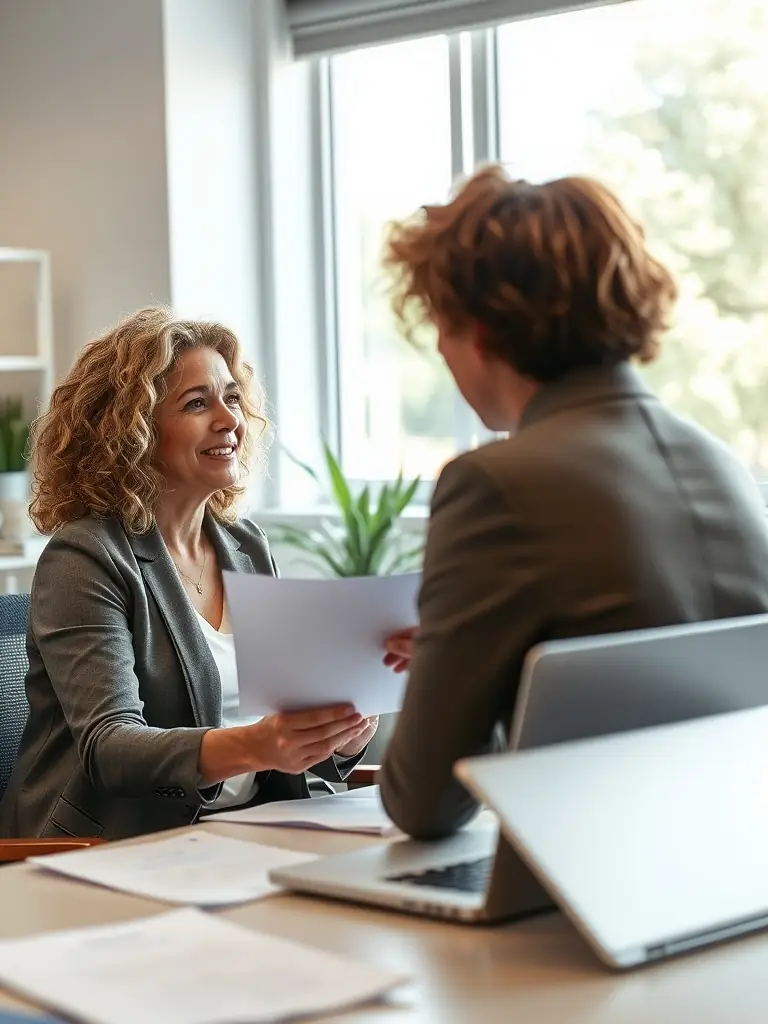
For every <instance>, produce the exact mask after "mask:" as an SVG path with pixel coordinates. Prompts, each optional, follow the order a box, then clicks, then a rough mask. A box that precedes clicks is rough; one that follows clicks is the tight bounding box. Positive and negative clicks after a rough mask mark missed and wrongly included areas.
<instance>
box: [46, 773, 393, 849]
mask: <svg viewBox="0 0 768 1024" xmlns="http://www.w3.org/2000/svg"><path fill="white" fill-rule="evenodd" d="M210 820H211V821H233V822H237V824H239V825H275V826H281V827H282V828H317V829H327V830H328V831H330V832H362V833H364V834H366V835H374V836H383V835H393V834H394V833H395V832H396V831H397V830H396V828H395V826H394V825H393V824H392V821H391V820H390V819H389V818H388V817H387V812H386V811H385V810H384V808H383V806H382V804H381V798H380V797H379V787H378V786H365V787H364V788H362V789H353V790H351V791H350V792H348V793H337V794H336V795H335V796H314V797H310V798H309V799H308V800H280V801H275V803H272V804H261V805H260V806H259V807H247V808H245V809H244V810H241V811H237V810H232V811H220V812H219V813H218V814H215V815H212V816H211V819H210ZM44 859H45V860H48V859H49V858H47V857H46V858H44Z"/></svg>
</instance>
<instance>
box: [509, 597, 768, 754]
mask: <svg viewBox="0 0 768 1024" xmlns="http://www.w3.org/2000/svg"><path fill="white" fill-rule="evenodd" d="M766 666H768V615H750V616H745V617H741V618H737V619H718V620H717V621H714V622H697V623H691V624H688V625H683V626H665V627H663V628H659V629H641V630H635V631H633V632H629V633H610V634H607V635H605V636H593V637H581V638H578V639H575V640H553V641H550V642H548V643H543V644H539V646H538V647H534V648H533V649H532V650H531V651H529V652H528V656H527V657H526V659H525V664H524V665H523V671H522V673H521V676H520V686H519V688H518V692H517V701H516V704H515V713H514V717H513V720H512V729H511V731H510V744H509V745H510V748H511V749H512V750H525V749H528V748H531V747H541V746H545V745H546V744H549V743H562V742H565V741H568V740H578V739H585V738H587V737H589V736H601V735H606V734H609V733H617V732H624V731H625V730H627V729H641V728H643V727H644V726H652V725H663V724H666V723H668V722H682V721H687V720H689V719H692V718H701V717H702V716H704V715H714V714H721V713H725V712H727V711H740V710H742V709H746V708H754V707H762V706H763V705H764V704H768V672H766Z"/></svg>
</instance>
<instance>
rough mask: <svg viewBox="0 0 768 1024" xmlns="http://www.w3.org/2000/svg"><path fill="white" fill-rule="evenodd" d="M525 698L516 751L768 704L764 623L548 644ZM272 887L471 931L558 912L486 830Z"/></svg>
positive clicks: (279, 876)
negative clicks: (467, 925) (472, 926)
mask: <svg viewBox="0 0 768 1024" xmlns="http://www.w3.org/2000/svg"><path fill="white" fill-rule="evenodd" d="M521 687H522V688H521V693H520V697H519V698H518V706H517V712H516V714H515V717H514V724H513V732H512V742H513V744H514V745H515V746H517V747H532V746H538V745H544V744H552V743H558V742H562V741H566V740H575V739H581V738H586V737H590V736H595V735H601V734H605V733H616V732H621V731H624V730H628V729H636V728H641V727H644V726H652V725H661V724H664V723H668V722H674V721H680V720H685V719H692V718H696V717H699V716H702V715H709V714H718V713H721V712H726V711H738V710H741V709H743V708H750V707H755V706H759V705H762V704H768V615H759V616H750V617H748V618H740V619H728V620H720V621H718V622H707V623H700V624H695V625H688V626H680V627H669V628H665V629H649V630H642V631H637V632H629V633H618V634H611V635H609V636H603V637H593V638H588V639H582V640H567V641H553V642H551V643H547V644H543V645H541V646H540V647H538V648H536V649H534V650H532V651H531V652H530V654H529V656H528V658H527V659H526V664H525V667H524V670H523V674H522V682H521ZM496 756H498V755H496ZM414 785H418V780H414ZM496 809H497V808H496ZM274 880H275V881H276V882H278V883H279V884H280V885H283V886H285V887H286V888H289V889H293V890H296V891H299V892H305V893H314V894H317V895H322V896H329V897H332V898H336V899H345V900H352V901H356V902H361V903H369V904H375V905H379V906H383V907H388V908H391V909H395V910H402V911H408V912H411V913H417V914H422V915H426V916H431V917H441V918H450V919H453V920H457V921H466V922H474V923H489V922H493V921H498V920H503V919H507V918H512V917H516V916H523V915H527V914H529V913H532V912H535V911H537V910H542V909H546V908H547V907H550V906H551V899H550V898H549V896H548V895H547V893H546V892H545V891H544V890H543V889H542V888H541V886H540V885H539V883H538V882H537V881H536V880H535V879H534V878H533V876H532V875H531V874H530V872H529V871H528V869H527V868H526V867H525V866H524V865H523V864H522V863H521V861H520V859H519V857H518V855H517V853H516V852H515V851H514V850H513V849H512V848H511V847H510V846H509V844H508V843H507V841H506V840H505V839H504V837H503V835H502V836H501V837H500V838H498V837H497V832H496V831H494V829H493V828H489V827H485V828H483V827H482V823H481V822H480V823H478V824H473V826H471V827H470V828H467V829H465V830H463V831H462V832H461V833H459V834H458V835H457V836H454V837H452V838H450V839H447V840H441V841H440V842H435V843H419V842H415V841H412V840H399V841H394V842H389V843H379V844H377V845H375V846H371V847H368V848H366V849H363V850H358V851H355V852H353V853H348V854H338V855H334V856H331V857H322V858H319V859H318V860H315V861H311V862H308V863H306V864H301V865H297V866H295V867H292V868H285V869H283V870H281V871H278V872H276V873H275V875H274Z"/></svg>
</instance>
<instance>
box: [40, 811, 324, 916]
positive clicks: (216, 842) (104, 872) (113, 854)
mask: <svg viewBox="0 0 768 1024" xmlns="http://www.w3.org/2000/svg"><path fill="white" fill-rule="evenodd" d="M313 859H314V857H313V854H308V853H296V852H294V851H293V850H279V849H277V848H276V847H274V846H263V845H261V844H260V843H247V842H244V841H243V840H242V839H227V838H225V837H223V836H216V835H212V834H211V833H210V832H204V831H203V830H202V829H194V830H190V831H189V832H188V833H185V834H184V835H180V836H173V837H171V838H170V839H159V840H157V841H156V842H148V843H135V844H134V845H132V846H116V847H110V846H109V845H107V846H105V847H103V848H98V847H97V848H93V849H90V850H75V851H73V852H71V853H55V854H52V855H50V856H48V857H30V859H29V861H28V863H32V864H35V865H36V866H37V867H39V868H41V869H42V870H45V871H54V872H56V873H57V874H61V875H68V876H69V877H70V878H77V879H79V880H80V881H82V882H93V883H95V884H96V885H103V886H106V887H107V888H109V889H119V890H120V891H122V892H129V893H131V894H132V895H134V896H145V897H147V898H148V899H151V900H164V901H166V902H169V903H187V904H194V905H196V906H226V905H229V904H233V903H245V902H246V901H248V900H255V899H258V898H259V897H261V896H268V895H270V894H271V893H274V892H276V891H277V886H275V885H272V883H271V882H270V881H269V879H268V878H267V875H268V873H269V872H270V871H271V870H272V869H273V868H277V867H290V866H291V865H293V864H298V863H300V862H301V861H307V860H313Z"/></svg>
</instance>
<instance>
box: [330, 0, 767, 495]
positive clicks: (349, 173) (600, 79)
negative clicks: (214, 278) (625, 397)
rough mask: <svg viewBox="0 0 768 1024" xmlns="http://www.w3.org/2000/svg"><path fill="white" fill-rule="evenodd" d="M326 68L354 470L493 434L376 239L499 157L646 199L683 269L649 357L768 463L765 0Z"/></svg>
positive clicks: (448, 451)
mask: <svg viewBox="0 0 768 1024" xmlns="http://www.w3.org/2000/svg"><path fill="white" fill-rule="evenodd" d="M317 69H318V70H319V71H321V72H322V73H321V74H318V76H317V81H318V83H320V84H319V85H318V88H319V89H320V90H321V92H322V93H323V98H324V102H323V104H319V106H320V107H321V108H322V109H324V111H325V114H326V115H327V116H325V118H324V119H323V124H324V127H323V131H322V133H321V135H322V147H323V148H322V152H323V154H324V157H325V160H324V162H322V163H323V166H324V167H325V169H326V172H327V173H325V174H324V189H323V190H322V193H323V197H324V199H323V202H324V217H323V218H322V222H323V225H324V236H327V237H325V244H324V246H323V252H324V254H325V266H324V268H323V279H324V282H325V287H324V296H325V300H326V305H327V307H328V308H329V309H330V310H331V311H332V315H331V316H329V317H327V318H326V319H327V320H328V322H329V325H330V327H329V330H328V331H327V336H326V337H325V345H324V346H323V351H324V352H325V354H326V358H327V359H328V361H329V364H331V365H330V366H329V369H330V371H331V372H329V373H327V374H321V377H323V379H324V380H325V379H327V380H328V382H329V384H328V394H326V395H325V399H326V401H325V405H324V407H325V409H326V410H327V412H328V418H329V421H330V423H331V427H332V429H331V431H330V433H331V435H332V437H333V438H334V440H335V441H336V442H338V448H339V451H340V454H341V457H342V462H343V464H344V468H345V470H346V472H347V473H348V474H349V475H350V476H352V477H353V478H356V479H360V480H362V479H367V480H382V479H386V478H391V477H393V476H395V475H396V474H397V473H398V471H399V470H401V469H402V470H403V471H404V472H405V474H406V475H408V476H411V475H415V474H419V475H421V476H422V477H424V478H425V479H427V480H429V479H431V478H433V477H434V476H435V475H436V473H437V472H438V470H439V468H440V466H441V465H442V464H443V463H444V462H445V461H446V460H447V459H449V458H451V457H452V456H453V455H454V454H455V453H456V452H457V451H458V450H461V449H463V448H466V447H469V446H470V445H472V444H473V443H475V442H476V441H477V440H478V439H481V438H482V437H483V436H484V435H483V433H482V430H481V429H480V425H479V423H478V422H477V420H476V418H475V417H474V415H473V414H472V413H471V411H470V410H468V409H467V407H466V405H465V404H464V403H463V401H462V400H461V399H460V397H459V396H458V395H457V393H456V390H455V387H454V385H453V383H452V381H451V380H450V379H449V376H448V374H447V371H446V370H445V369H444V368H443V366H442V364H441V361H440V359H439V357H438V356H437V354H436V352H435V345H434V338H432V337H430V336H429V332H428V331H426V330H425V332H424V345H423V347H422V349H423V350H418V349H414V348H413V347H411V346H409V345H408V343H407V342H405V341H404V340H403V339H402V338H401V337H400V336H399V335H398V332H397V329H396V326H395V324H394V322H393V318H392V314H391V312H390V309H389V302H388V298H387V295H386V292H385V282H384V281H383V278H382V274H381V271H380V253H381V245H382V241H383V230H384V227H385V225H386V224H387V222H388V221H389V220H391V219H392V218H397V217H400V216H403V215H405V214H408V213H410V212H412V211H413V210H415V209H416V208H417V207H418V206H419V205H420V204H422V203H425V202H429V201H434V200H436V201H441V200H444V199H445V198H446V197H447V195H448V192H449V189H450V186H451V182H452V181H453V180H454V179H455V178H456V177H457V176H458V175H460V174H461V173H462V172H465V171H469V170H471V169H472V168H473V167H474V166H476V165H477V164H480V163H482V162H483V161H486V160H496V159H501V160H502V161H503V162H504V163H506V164H507V165H508V166H509V167H510V169H511V170H512V171H513V173H515V174H517V175H519V176H521V177H526V178H528V179H531V180H545V179H548V178H552V177H557V176H561V175H567V174H591V175H595V176H596V177H599V178H600V179H602V180H604V181H606V182H607V183H608V184H609V185H611V186H612V187H613V188H614V189H615V190H616V192H617V193H618V195H619V196H620V197H621V198H622V200H623V201H624V202H626V203H627V204H628V205H629V207H630V209H633V210H634V211H636V213H637V214H638V216H639V217H640V218H641V219H642V221H643V222H644V224H645V225H646V226H647V230H648V233H649V237H650V240H651V243H652V245H653V247H654V248H655V250H656V251H657V252H658V254H659V255H660V256H661V257H662V259H664V260H665V261H666V262H667V263H668V264H669V265H670V266H671V267H672V269H673V270H674V271H675V273H676V275H677V278H678V281H679V283H680V287H681V298H680V303H679V307H678V315H677V319H676V323H675V325H674V327H673V330H672V331H671V332H670V334H669V335H668V336H667V338H666V339H665V343H664V348H663V351H662V354H661V357H660V358H659V360H658V361H657V363H655V364H654V365H653V366H652V367H650V368H648V369H647V370H646V371H644V372H646V373H647V374H648V378H649V380H650V381H651V383H652V385H653V387H654V388H656V389H657V390H658V391H659V392H660V394H661V396H662V397H663V398H664V399H665V400H666V401H667V402H669V403H670V404H672V405H673V406H675V407H677V408H678V409H679V410H680V411H682V412H683V413H686V414H688V415H690V416H692V417H693V418H695V419H697V420H698V421H699V422H701V423H702V424H703V425H704V426H705V427H707V428H709V429H710V430H712V431H714V432H715V433H716V434H718V435H720V436H721V437H722V438H723V439H724V440H726V441H727V442H728V443H729V444H731V445H732V446H733V447H734V448H735V450H736V451H737V452H738V453H739V454H740V455H741V456H742V458H743V459H744V460H745V461H746V462H747V463H748V464H750V465H752V466H753V467H754V468H755V469H756V470H757V471H758V472H759V473H760V475H768V298H766V296H768V176H766V170H765V169H766V167H768V5H766V4H765V3H764V0H733V2H732V3H730V4H727V5H726V4H723V3H722V0H676V2H675V3H674V4H670V3H669V0H633V2H632V3H621V4H610V5H607V6H602V7H592V8H590V9H587V10H580V11H574V12H571V13H561V14H553V15H550V16H546V17H539V18H534V19H530V20H518V21H515V22H512V23H510V24H508V25H503V26H501V27H500V28H498V29H495V30H482V31H477V32H472V33H461V34H460V35H456V36H435V37H431V38H425V39H419V40H416V41H409V42H403V43H397V44H393V45H387V46H382V47H374V48H370V49H365V50H361V51H355V52H351V53H347V54H343V55H340V56H336V57H333V58H330V59H328V60H324V61H320V62H318V64H317ZM319 163H321V162H319ZM320 173H321V172H320V171H319V170H318V176H319V175H320ZM323 387H325V384H323Z"/></svg>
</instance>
